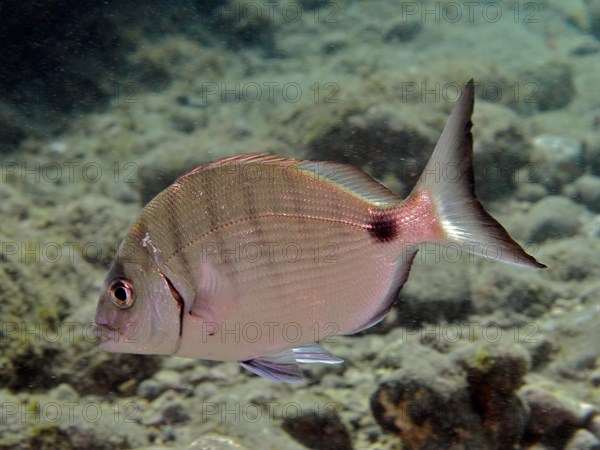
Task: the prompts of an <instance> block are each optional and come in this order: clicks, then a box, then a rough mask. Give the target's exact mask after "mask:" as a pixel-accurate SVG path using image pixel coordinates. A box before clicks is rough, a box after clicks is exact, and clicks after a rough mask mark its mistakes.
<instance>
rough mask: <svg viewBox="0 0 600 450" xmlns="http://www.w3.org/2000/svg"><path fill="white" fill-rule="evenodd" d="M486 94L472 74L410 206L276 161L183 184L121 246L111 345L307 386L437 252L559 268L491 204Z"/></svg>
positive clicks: (344, 178)
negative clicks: (483, 113)
mask: <svg viewBox="0 0 600 450" xmlns="http://www.w3.org/2000/svg"><path fill="white" fill-rule="evenodd" d="M474 97H475V95H474V82H473V80H470V81H469V82H468V83H467V84H466V85H465V87H464V89H463V90H462V92H461V95H460V96H459V99H458V100H457V102H456V103H455V105H454V107H453V110H452V112H451V114H450V116H449V119H448V121H447V123H446V125H445V127H444V129H443V131H442V134H441V136H440V138H439V141H438V142H437V144H436V146H435V148H434V150H433V153H432V155H431V157H430V159H429V161H428V162H427V164H426V166H425V169H424V170H423V172H422V174H421V175H420V178H419V179H418V181H417V183H416V185H415V187H414V188H413V190H412V191H411V193H410V194H409V196H408V197H406V198H405V199H402V198H401V197H399V196H398V195H396V194H394V193H392V192H391V191H390V190H388V189H387V188H386V187H385V186H383V185H382V184H380V183H379V182H377V181H376V180H374V179H373V178H371V177H370V176H369V175H367V174H366V173H365V172H363V171H361V170H360V169H358V168H355V167H353V166H351V165H346V164H340V163H336V162H325V161H310V160H296V159H289V158H284V157H280V156H273V155H269V154H264V153H251V154H245V155H241V156H234V157H228V158H224V159H220V160H217V161H214V162H209V163H206V164H203V165H201V166H199V167H197V168H195V169H193V170H191V171H189V172H187V173H185V174H183V175H181V176H180V177H179V178H178V179H177V180H176V181H175V182H174V183H173V184H172V185H170V186H169V187H167V188H166V189H165V190H164V191H162V192H161V193H159V194H158V195H157V196H156V197H155V198H154V199H153V200H151V201H150V202H149V203H148V204H147V205H146V206H145V207H144V208H143V209H142V211H141V213H140V214H139V216H138V217H137V219H136V220H135V221H134V222H133V224H132V225H131V228H130V229H129V230H128V232H127V234H126V235H125V237H124V239H123V241H122V242H121V244H120V245H119V248H118V250H117V253H116V255H115V259H114V261H113V262H112V264H111V266H110V268H109V271H108V274H107V275H106V279H105V280H104V283H103V286H102V292H101V295H100V298H99V300H98V305H97V310H96V316H95V320H94V322H95V330H97V333H98V336H99V337H100V347H101V348H102V349H103V350H106V351H108V352H122V353H138V354H156V355H178V356H183V357H191V358H197V359H204V360H216V361H235V362H238V363H239V364H240V365H241V366H242V367H243V368H244V369H246V370H248V371H249V372H252V373H253V374H256V375H259V376H262V377H265V378H268V379H270V380H274V381H279V382H288V383H293V382H300V381H302V380H303V375H302V370H301V364H311V363H324V364H340V363H342V362H343V360H342V359H340V358H338V357H336V356H335V355H333V354H332V353H330V352H329V351H327V350H326V349H325V348H324V347H323V346H322V345H319V344H318V343H317V342H319V341H325V342H327V340H328V339H330V338H332V337H333V336H336V335H350V334H355V333H358V332H360V331H363V330H366V329H368V328H370V327H372V326H374V325H375V324H377V323H378V322H380V321H381V320H382V319H383V318H384V317H385V316H386V315H387V314H388V312H389V311H390V310H391V309H392V307H393V305H394V303H395V302H396V301H397V299H398V294H399V292H400V289H401V288H402V286H403V285H404V283H405V282H406V280H407V278H408V274H409V271H410V268H411V264H412V262H413V260H414V258H415V255H416V254H417V252H418V250H419V245H421V244H423V243H436V244H440V245H449V244H452V245H455V246H458V247H457V248H460V249H461V250H464V251H465V252H467V253H471V254H475V255H478V256H480V257H483V258H487V259H491V260H493V261H500V262H504V263H509V264H515V265H520V266H526V267H534V268H543V267H546V266H545V265H544V264H542V263H540V262H538V261H537V260H536V259H535V258H534V257H533V256H531V255H529V254H528V253H526V252H525V250H524V249H523V248H522V247H521V246H520V245H519V244H518V243H517V242H515V241H514V240H513V239H512V238H511V237H510V235H509V234H508V232H507V231H506V230H505V229H504V228H503V227H502V225H500V224H499V223H498V222H497V221H496V220H495V219H494V218H493V217H492V216H491V215H490V214H489V213H488V212H487V211H486V210H485V209H484V208H483V206H482V204H481V203H480V201H479V200H478V199H477V197H476V195H475V186H474V177H473V163H472V159H473V150H472V149H473V135H472V133H471V127H472V122H471V116H472V113H473V107H474ZM448 168H452V171H453V175H452V176H449V175H448V170H446V169H448ZM490 246H493V248H494V251H493V252H490V251H489V248H490ZM490 253H493V257H490Z"/></svg>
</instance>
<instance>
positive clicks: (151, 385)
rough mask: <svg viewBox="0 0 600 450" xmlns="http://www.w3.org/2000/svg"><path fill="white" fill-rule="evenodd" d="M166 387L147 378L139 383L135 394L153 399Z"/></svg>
mask: <svg viewBox="0 0 600 450" xmlns="http://www.w3.org/2000/svg"><path fill="white" fill-rule="evenodd" d="M166 389H167V387H166V386H165V385H164V384H162V383H159V382H158V381H156V380H153V379H152V378H148V379H147V380H144V381H142V382H141V383H140V385H139V386H138V389H137V396H138V397H141V398H145V399H146V400H154V399H155V398H157V397H158V396H159V395H160V394H162V393H163V392H164V391H165V390H166Z"/></svg>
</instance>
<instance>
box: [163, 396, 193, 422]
mask: <svg viewBox="0 0 600 450" xmlns="http://www.w3.org/2000/svg"><path fill="white" fill-rule="evenodd" d="M162 416H163V418H164V420H165V423H169V424H173V423H181V422H187V421H188V420H189V419H190V415H189V414H188V413H187V411H186V409H185V406H184V405H183V403H181V402H178V401H175V402H173V403H170V404H168V405H167V406H165V407H164V409H163V411H162Z"/></svg>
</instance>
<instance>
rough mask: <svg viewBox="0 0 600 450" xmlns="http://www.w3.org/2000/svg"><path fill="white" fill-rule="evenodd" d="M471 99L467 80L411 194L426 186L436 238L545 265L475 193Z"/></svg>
mask: <svg viewBox="0 0 600 450" xmlns="http://www.w3.org/2000/svg"><path fill="white" fill-rule="evenodd" d="M474 98H475V94H474V85H473V80H472V79H471V80H470V81H469V82H468V83H467V85H466V86H465V89H464V90H463V92H462V94H461V95H460V98H459V99H458V101H457V102H456V105H455V106H454V110H453V111H452V114H451V115H450V118H449V119H448V122H447V123H446V126H445V127H444V131H443V132H442V135H441V136H440V139H439V141H438V143H437V145H436V146H435V149H434V151H433V154H432V155H431V158H430V159H429V162H428V163H427V165H426V166H425V169H424V170H423V173H422V174H421V177H420V178H419V181H418V182H417V185H416V186H415V188H414V190H413V194H412V195H416V194H418V193H419V192H423V191H427V193H428V196H429V198H430V199H431V201H432V203H433V207H434V209H435V216H436V218H437V220H438V225H439V226H440V228H441V230H442V234H443V236H442V240H444V241H447V242H454V243H457V244H459V245H460V246H461V248H462V249H464V250H465V251H467V252H469V253H473V254H476V255H478V256H482V257H484V258H487V259H493V260H494V261H502V262H506V263H510V264H518V265H524V266H530V267H546V266H545V265H544V264H541V263H539V262H538V261H537V260H536V259H535V258H534V257H533V256H531V255H529V254H527V253H526V252H525V250H523V248H522V247H521V246H520V245H519V244H517V243H516V242H515V241H514V240H513V239H512V238H511V237H510V236H509V234H508V233H507V232H506V230H505V229H504V228H503V227H502V225H500V224H499V223H498V222H497V221H496V220H495V219H494V218H493V217H492V216H490V215H489V213H488V212H487V211H486V210H485V209H484V208H483V206H482V205H481V203H480V202H479V200H478V199H477V197H476V196H475V184H474V178H473V163H472V160H473V135H472V134H471V126H472V123H471V115H472V113H473V103H474Z"/></svg>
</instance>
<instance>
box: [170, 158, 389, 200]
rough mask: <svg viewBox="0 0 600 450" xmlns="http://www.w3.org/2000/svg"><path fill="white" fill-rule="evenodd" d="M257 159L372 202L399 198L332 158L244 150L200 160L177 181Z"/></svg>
mask: <svg viewBox="0 0 600 450" xmlns="http://www.w3.org/2000/svg"><path fill="white" fill-rule="evenodd" d="M257 163H258V164H274V165H281V166H295V167H297V168H298V169H299V170H300V171H302V172H303V173H304V174H306V175H307V176H310V177H313V178H314V179H315V180H319V181H322V182H328V183H332V184H335V185H337V186H339V187H340V188H342V189H343V190H345V191H347V192H349V193H350V194H352V195H354V196H356V197H359V198H361V199H363V200H366V201H368V202H370V203H373V204H374V205H376V206H392V205H397V204H398V203H399V202H400V198H399V197H398V196H397V195H396V194H394V193H393V192H392V191H390V190H389V189H388V188H386V187H385V186H383V185H382V184H380V183H379V182H377V181H376V180H374V179H373V178H371V177H370V176H369V175H368V174H366V173H365V172H363V171H362V170H360V169H357V168H356V167H353V166H350V165H347V164H341V163H337V162H332V161H307V160H300V159H291V158H285V157H282V156H275V155H270V154H268V153H248V154H245V155H239V156H230V157H227V158H223V159H219V160H217V161H213V162H209V163H206V164H202V165H201V166H198V167H196V168H195V169H192V170H190V171H188V172H186V173H184V174H183V175H181V176H180V177H179V178H178V180H177V181H181V180H182V179H184V178H186V177H189V176H191V175H195V174H197V173H199V172H202V171H204V170H209V169H215V168H217V167H223V166H229V165H238V164H257Z"/></svg>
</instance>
